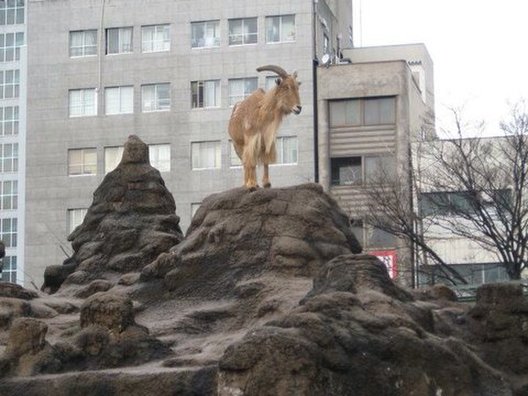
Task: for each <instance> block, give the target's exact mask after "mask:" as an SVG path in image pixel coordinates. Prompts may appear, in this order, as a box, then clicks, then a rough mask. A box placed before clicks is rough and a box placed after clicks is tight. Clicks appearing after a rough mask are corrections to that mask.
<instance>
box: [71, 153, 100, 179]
mask: <svg viewBox="0 0 528 396" xmlns="http://www.w3.org/2000/svg"><path fill="white" fill-rule="evenodd" d="M73 152H80V153H81V161H80V163H78V164H77V163H72V161H71V160H72V159H71V155H70V154H73ZM87 154H95V162H93V163H90V162H87V161H86V158H85V157H86V155H87ZM74 166H80V167H81V168H80V169H81V172H80V173H72V171H71V169H72V167H74ZM90 166H92V167H93V170H94V171H93V173H89V172H86V170H87V169H89V167H90ZM96 175H97V148H95V147H81V148H71V149H68V177H84V176H96Z"/></svg>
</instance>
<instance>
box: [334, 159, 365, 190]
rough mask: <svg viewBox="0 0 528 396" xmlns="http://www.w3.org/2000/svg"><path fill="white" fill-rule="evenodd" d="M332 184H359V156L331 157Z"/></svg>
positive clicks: (360, 179) (360, 178)
mask: <svg viewBox="0 0 528 396" xmlns="http://www.w3.org/2000/svg"><path fill="white" fill-rule="evenodd" d="M331 167H332V185H334V186H343V185H350V184H361V181H362V177H361V157H347V158H332V159H331Z"/></svg>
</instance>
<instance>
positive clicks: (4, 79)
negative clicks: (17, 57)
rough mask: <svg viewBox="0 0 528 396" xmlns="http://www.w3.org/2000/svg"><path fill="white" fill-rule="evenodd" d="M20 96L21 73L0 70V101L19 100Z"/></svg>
mask: <svg viewBox="0 0 528 396" xmlns="http://www.w3.org/2000/svg"><path fill="white" fill-rule="evenodd" d="M19 94H20V71H19V70H0V99H11V98H18V96H19Z"/></svg>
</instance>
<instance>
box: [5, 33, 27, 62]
mask: <svg viewBox="0 0 528 396" xmlns="http://www.w3.org/2000/svg"><path fill="white" fill-rule="evenodd" d="M9 37H12V42H11V43H8V38H9ZM20 37H21V38H22V39H21V41H20V42H19V40H18V39H19V38H20ZM8 44H10V45H8ZM23 45H24V32H5V33H0V63H9V62H19V61H20V49H21V47H22V46H23ZM9 51H11V54H12V57H9V58H10V59H7V58H8V53H9ZM11 58H12V59H11Z"/></svg>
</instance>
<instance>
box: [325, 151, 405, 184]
mask: <svg viewBox="0 0 528 396" xmlns="http://www.w3.org/2000/svg"><path fill="white" fill-rule="evenodd" d="M330 162H331V168H332V185H333V186H343V185H361V184H365V183H378V184H379V183H383V182H384V181H388V180H394V177H395V176H396V169H395V168H396V167H395V162H394V157H393V156H391V155H387V156H364V157H360V156H359V157H344V158H332V159H331V161H330Z"/></svg>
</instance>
